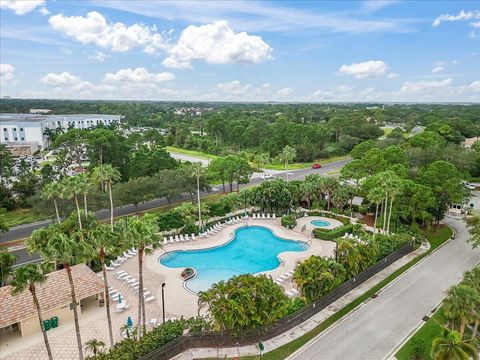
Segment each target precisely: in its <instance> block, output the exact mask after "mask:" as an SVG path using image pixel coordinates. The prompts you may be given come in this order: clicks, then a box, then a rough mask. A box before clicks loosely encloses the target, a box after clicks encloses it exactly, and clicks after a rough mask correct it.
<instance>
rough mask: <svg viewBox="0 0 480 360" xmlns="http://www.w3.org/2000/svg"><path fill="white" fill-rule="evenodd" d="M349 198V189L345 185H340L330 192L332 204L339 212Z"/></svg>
mask: <svg viewBox="0 0 480 360" xmlns="http://www.w3.org/2000/svg"><path fill="white" fill-rule="evenodd" d="M349 200H350V189H349V188H348V187H347V186H340V187H338V188H336V189H335V190H334V191H333V193H332V202H333V205H334V206H335V207H336V208H337V209H338V210H339V211H340V212H341V211H342V210H343V207H344V206H345V205H346V204H347V203H348V201H349Z"/></svg>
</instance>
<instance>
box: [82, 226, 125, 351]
mask: <svg viewBox="0 0 480 360" xmlns="http://www.w3.org/2000/svg"><path fill="white" fill-rule="evenodd" d="M87 239H88V242H89V243H90V244H91V246H92V248H93V249H95V250H96V252H97V257H98V258H99V259H100V266H101V268H102V274H103V281H104V287H105V288H104V293H105V310H106V312H107V322H108V334H109V338H110V346H113V344H114V342H113V329H112V316H111V314H110V294H109V292H108V277H107V270H106V268H105V256H106V255H109V254H113V253H115V252H116V251H118V250H119V249H120V244H119V240H120V239H119V237H118V236H117V234H116V233H114V232H113V231H112V229H111V228H110V227H109V226H108V225H104V224H99V225H97V226H96V227H95V228H93V229H92V230H91V231H90V232H89V233H88V237H87Z"/></svg>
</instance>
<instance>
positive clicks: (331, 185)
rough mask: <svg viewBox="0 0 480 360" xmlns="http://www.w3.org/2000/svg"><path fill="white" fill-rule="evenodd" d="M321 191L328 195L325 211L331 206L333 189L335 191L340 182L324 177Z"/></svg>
mask: <svg viewBox="0 0 480 360" xmlns="http://www.w3.org/2000/svg"><path fill="white" fill-rule="evenodd" d="M322 182H323V184H322V185H323V189H324V190H325V192H326V193H327V195H328V204H327V210H330V207H331V204H332V197H333V196H332V195H333V192H334V191H335V189H337V188H338V187H339V186H340V182H339V181H338V180H337V179H334V178H331V177H326V178H323V180H322Z"/></svg>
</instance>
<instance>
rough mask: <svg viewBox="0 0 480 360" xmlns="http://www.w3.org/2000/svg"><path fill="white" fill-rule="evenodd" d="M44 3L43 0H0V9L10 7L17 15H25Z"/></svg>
mask: <svg viewBox="0 0 480 360" xmlns="http://www.w3.org/2000/svg"><path fill="white" fill-rule="evenodd" d="M44 3H45V0H28V1H26V0H1V1H0V9H10V10H13V11H14V12H15V14H17V15H25V14H26V13H29V12H30V11H32V10H34V9H35V8H36V7H38V6H40V5H43V4H44Z"/></svg>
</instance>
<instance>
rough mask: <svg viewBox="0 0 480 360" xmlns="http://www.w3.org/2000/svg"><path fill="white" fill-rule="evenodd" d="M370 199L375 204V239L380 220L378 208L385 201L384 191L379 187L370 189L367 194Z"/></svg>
mask: <svg viewBox="0 0 480 360" xmlns="http://www.w3.org/2000/svg"><path fill="white" fill-rule="evenodd" d="M367 197H368V199H369V200H370V201H371V202H373V203H374V204H375V220H374V221H373V238H375V233H376V229H377V219H378V207H379V205H380V203H381V202H382V201H383V190H382V189H381V188H379V187H374V188H372V189H370V191H369V192H368V194H367Z"/></svg>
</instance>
